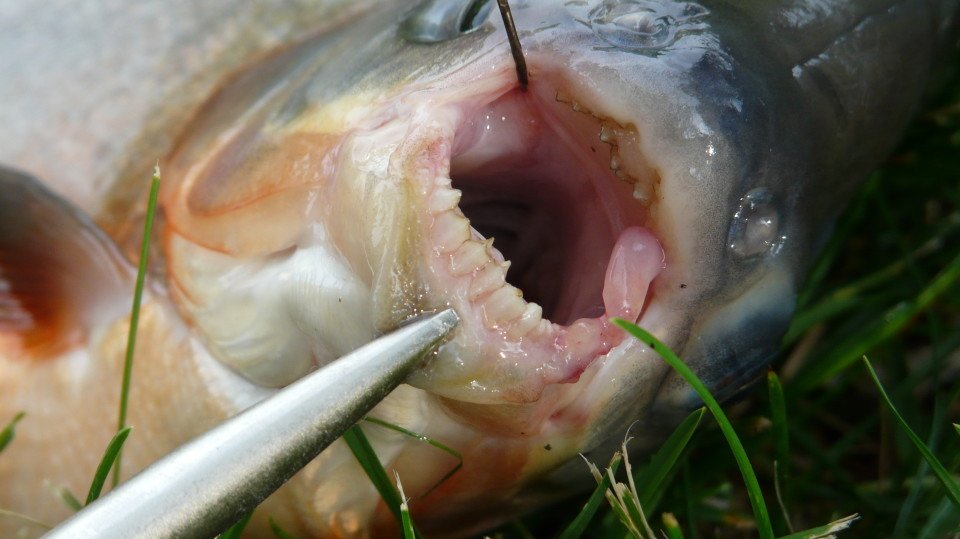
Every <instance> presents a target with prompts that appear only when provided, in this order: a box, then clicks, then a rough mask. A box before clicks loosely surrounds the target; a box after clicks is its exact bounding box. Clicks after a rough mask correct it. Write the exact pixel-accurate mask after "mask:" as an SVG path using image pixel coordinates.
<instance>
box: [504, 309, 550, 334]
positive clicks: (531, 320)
mask: <svg viewBox="0 0 960 539" xmlns="http://www.w3.org/2000/svg"><path fill="white" fill-rule="evenodd" d="M542 320H543V307H540V306H539V305H537V304H536V303H528V304H527V306H526V307H525V308H524V309H523V314H521V315H520V318H519V319H518V320H517V321H516V322H514V323H513V325H512V326H510V329H509V330H508V331H507V337H509V338H511V339H519V338H520V337H523V336H525V335H527V334H528V333H530V332H531V331H533V330H534V328H536V327H538V326H539V325H540V322H541V321H542Z"/></svg>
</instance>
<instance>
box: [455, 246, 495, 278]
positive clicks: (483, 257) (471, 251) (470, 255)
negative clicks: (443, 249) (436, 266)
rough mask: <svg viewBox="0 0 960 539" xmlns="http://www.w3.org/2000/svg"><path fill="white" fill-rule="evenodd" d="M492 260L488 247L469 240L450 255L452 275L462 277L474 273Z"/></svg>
mask: <svg viewBox="0 0 960 539" xmlns="http://www.w3.org/2000/svg"><path fill="white" fill-rule="evenodd" d="M489 260H490V255H488V254H487V249H486V245H485V244H484V243H482V242H479V241H473V240H468V241H466V242H464V244H463V245H461V246H460V247H459V248H458V249H457V250H456V251H454V252H453V254H452V255H450V273H451V274H452V275H453V276H454V277H461V276H463V275H467V274H468V273H472V272H474V271H475V270H476V269H477V268H479V267H481V266H483V264H484V263H485V262H487V261H489Z"/></svg>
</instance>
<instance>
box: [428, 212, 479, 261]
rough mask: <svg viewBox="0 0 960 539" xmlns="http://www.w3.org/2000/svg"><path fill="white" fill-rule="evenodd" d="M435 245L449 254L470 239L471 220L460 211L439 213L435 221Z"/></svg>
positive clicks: (441, 251) (442, 251)
mask: <svg viewBox="0 0 960 539" xmlns="http://www.w3.org/2000/svg"><path fill="white" fill-rule="evenodd" d="M432 228H433V231H434V234H435V236H434V245H436V246H437V250H438V251H439V252H440V253H443V254H447V253H450V252H452V251H453V250H455V249H457V248H458V247H460V246H461V245H463V242H465V241H467V240H468V239H470V221H467V219H466V218H465V217H464V216H463V215H462V214H460V212H458V211H447V212H444V213H441V214H440V215H437V216H436V217H435V218H434V221H433V227H432Z"/></svg>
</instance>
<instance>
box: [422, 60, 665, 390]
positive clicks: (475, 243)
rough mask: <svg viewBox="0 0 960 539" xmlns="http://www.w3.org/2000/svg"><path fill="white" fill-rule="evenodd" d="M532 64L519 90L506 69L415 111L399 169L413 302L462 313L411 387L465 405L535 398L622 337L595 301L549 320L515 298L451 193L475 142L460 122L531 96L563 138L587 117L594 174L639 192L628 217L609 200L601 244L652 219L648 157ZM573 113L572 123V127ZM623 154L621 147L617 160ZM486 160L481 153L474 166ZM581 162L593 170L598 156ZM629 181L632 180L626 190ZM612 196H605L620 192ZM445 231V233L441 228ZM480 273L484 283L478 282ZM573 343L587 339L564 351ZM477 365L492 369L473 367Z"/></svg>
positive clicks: (561, 81)
mask: <svg viewBox="0 0 960 539" xmlns="http://www.w3.org/2000/svg"><path fill="white" fill-rule="evenodd" d="M532 71H533V74H535V75H537V76H538V77H537V78H536V79H535V82H533V83H532V84H531V87H530V89H529V90H526V91H524V90H522V89H520V88H518V86H517V84H516V82H515V80H514V79H513V73H512V71H511V70H508V69H506V66H505V67H504V68H503V69H501V70H500V71H497V72H494V73H492V74H489V75H487V76H486V77H483V78H481V79H480V80H474V81H471V82H473V83H475V84H476V86H477V90H476V91H475V92H474V93H472V94H471V95H469V96H466V97H462V96H461V98H460V99H458V100H452V101H451V102H449V103H445V104H444V105H445V106H443V107H437V108H438V109H439V110H435V111H433V112H432V113H428V114H425V117H426V118H428V119H429V121H427V122H424V126H422V127H423V129H422V130H421V133H422V135H421V137H420V141H419V142H417V145H419V147H420V148H421V149H422V151H420V152H419V153H414V157H413V158H412V159H410V161H409V162H408V163H407V164H406V166H405V167H404V168H405V170H406V171H407V172H408V173H409V177H410V179H411V183H412V187H413V188H412V191H413V192H415V193H416V197H415V204H417V206H418V211H417V213H418V215H419V216H420V217H419V221H418V230H419V236H420V240H419V241H420V253H419V254H420V256H421V257H422V258H421V263H420V265H419V270H420V271H419V275H418V276H417V280H418V281H419V283H420V288H421V289H422V290H423V299H424V303H423V304H422V305H421V308H422V309H424V310H432V309H440V308H445V307H453V308H454V309H456V310H457V312H458V314H460V316H461V319H462V323H461V327H460V328H459V329H458V331H457V335H456V337H455V338H454V339H452V340H451V341H450V342H448V343H447V344H445V345H444V346H443V347H441V349H440V351H439V353H438V357H437V359H435V360H434V361H433V362H432V363H431V365H430V368H428V369H422V370H420V371H418V372H417V373H415V374H414V376H413V377H412V379H411V383H412V384H413V385H415V386H417V387H421V388H423V389H426V390H428V391H429V392H431V393H434V394H436V395H439V396H441V397H446V398H450V399H454V400H458V401H467V402H473V403H503V402H512V403H526V402H534V401H537V400H538V399H540V397H541V395H542V392H543V390H544V388H545V387H546V386H548V385H551V384H557V383H571V382H576V381H577V380H578V378H579V377H580V375H581V373H583V372H584V370H585V369H586V368H587V367H589V366H590V365H591V364H593V363H594V362H595V361H596V360H597V359H599V358H602V357H605V356H606V355H607V354H608V353H609V352H610V351H611V350H613V349H614V348H615V347H618V346H620V345H621V344H622V343H623V341H624V334H623V333H622V331H621V330H619V329H618V328H616V327H614V326H613V325H612V324H611V323H610V322H609V320H608V318H609V316H610V315H608V314H606V313H604V311H603V305H602V303H601V304H600V309H601V310H600V315H599V316H595V315H594V316H573V317H571V319H569V320H562V321H559V322H554V321H551V320H550V319H549V318H548V317H547V316H545V315H544V313H543V309H542V307H541V306H539V305H538V304H537V303H536V302H534V301H525V300H524V299H523V298H522V292H521V291H520V290H519V289H518V288H517V287H514V286H512V285H511V284H510V281H511V279H508V278H506V269H507V266H508V264H509V261H508V260H507V257H505V256H504V255H503V253H502V252H501V251H500V250H498V249H497V242H496V240H494V241H493V242H492V243H491V242H490V241H488V240H487V239H486V238H484V235H483V234H481V233H480V232H479V231H477V230H476V229H475V228H473V227H472V226H471V222H470V221H469V220H468V219H467V218H466V217H465V216H464V212H463V211H462V208H461V202H462V201H461V200H460V197H459V196H458V195H457V193H456V192H454V191H455V190H454V189H453V188H454V187H455V186H456V185H457V183H458V181H457V176H458V172H457V169H458V168H463V167H461V166H459V165H458V162H459V161H461V160H462V158H463V157H464V156H465V155H468V154H469V153H470V151H471V150H473V149H475V148H476V141H475V140H474V141H471V140H466V141H465V139H468V138H469V137H465V136H464V131H465V130H466V127H465V126H467V124H469V123H470V121H471V119H472V118H475V117H476V114H477V113H478V111H480V110H481V109H482V108H483V107H484V106H489V105H491V104H493V105H496V104H498V103H502V102H504V101H507V102H508V103H509V102H510V100H527V101H530V100H532V101H534V102H536V103H539V105H540V106H542V107H543V108H544V111H541V112H542V113H543V115H544V116H545V117H547V119H548V120H549V121H546V122H545V123H546V124H549V125H547V126H546V129H548V130H552V131H560V132H561V134H563V135H571V133H570V131H571V130H576V129H581V128H582V124H584V123H585V124H587V125H590V126H591V128H592V129H594V132H593V133H590V135H591V136H593V137H595V138H594V139H593V142H594V144H590V146H591V147H592V149H593V152H591V153H601V154H602V155H604V158H603V159H606V160H607V163H608V164H609V166H608V167H606V170H602V171H601V172H603V176H604V178H603V180H604V181H606V182H608V183H610V184H611V185H617V186H619V190H620V191H621V192H623V191H626V192H628V193H629V192H631V191H632V192H633V193H640V192H641V191H642V192H643V193H644V195H645V199H644V200H629V201H627V203H629V204H627V205H629V206H630V208H629V209H630V210H634V213H632V214H629V215H628V214H627V212H625V211H624V208H619V209H618V211H617V212H612V213H616V215H607V217H608V220H609V221H610V222H608V223H606V225H607V226H608V227H609V228H610V229H611V230H612V232H611V236H610V237H609V238H607V240H606V241H607V242H608V243H609V244H611V245H612V243H613V242H614V240H615V239H616V235H617V234H619V233H620V232H621V231H622V230H624V229H625V228H627V226H630V225H634V226H646V225H651V223H650V216H651V214H652V213H653V209H654V207H655V205H656V202H657V194H656V192H657V190H658V189H659V182H660V177H659V174H658V173H657V172H656V170H657V167H656V165H655V164H654V163H653V162H652V160H649V159H647V157H646V156H644V155H642V153H641V152H640V148H639V143H638V142H637V140H636V139H637V138H639V136H638V135H637V128H636V127H635V126H634V125H633V124H632V123H629V122H619V121H616V120H614V119H612V118H611V117H609V116H606V115H604V113H603V111H602V108H600V107H599V106H595V105H594V104H593V103H592V101H591V100H590V99H589V98H588V97H581V89H580V88H579V86H580V85H579V84H578V83H577V81H576V80H574V79H572V78H571V77H570V76H569V75H568V74H566V73H564V72H563V70H560V69H556V70H538V69H537V67H536V66H534V67H533V70H532ZM450 86H453V85H452V84H451V85H450ZM438 101H441V100H439V99H434V100H432V101H431V104H432V105H434V106H435V107H436V105H437V103H438ZM571 117H572V118H574V120H573V124H576V125H571V120H570V118H571ZM617 129H619V130H620V132H621V134H622V133H627V134H630V135H631V136H632V137H633V139H631V140H629V141H625V142H624V141H621V142H620V143H618V141H617V139H616V138H615V134H614V132H615V130H617ZM554 135H555V133H554ZM572 135H573V136H574V141H575V142H582V140H577V138H576V137H581V138H583V133H577V132H574V133H572ZM414 138H417V137H414ZM567 142H569V141H567ZM598 149H599V150H600V152H598V151H597V150H598ZM581 150H583V151H588V150H587V149H586V148H581ZM626 153H629V154H630V155H629V156H628V157H627V158H626V159H624V158H622V157H621V154H626ZM490 160H491V159H486V161H484V159H480V160H479V161H480V163H481V165H482V164H483V163H484V162H490ZM494 160H495V158H494ZM615 161H616V162H615ZM591 166H594V167H595V168H596V169H597V170H600V169H602V168H603V167H596V163H593V164H592V165H591ZM476 167H477V165H476V163H474V165H473V168H474V169H475V168H476ZM467 168H470V167H467ZM637 178H641V179H640V180H638V179H637ZM628 182H631V183H632V185H629V188H624V185H626V184H627V183H628ZM621 195H622V193H620V194H619V195H618V194H614V195H611V196H620V198H621V199H622V198H623V197H622V196H621ZM620 203H623V200H620V201H619V202H618V204H620ZM651 226H652V225H651ZM452 228H455V229H456V230H455V233H451V229H452ZM607 247H608V248H609V247H610V245H608V246H607ZM609 256H610V252H609V249H608V250H607V251H606V252H604V254H603V255H602V260H601V266H602V268H601V270H600V274H599V279H600V280H601V285H602V280H603V268H606V261H607V258H609ZM484 280H486V281H487V282H488V284H482V282H483V281H484ZM478 282H481V284H479V285H478V284H477V283H478ZM490 282H492V283H493V284H489V283H490ZM654 289H655V287H654V286H650V288H649V291H648V292H647V293H646V300H645V301H644V306H646V305H649V304H650V301H651V300H652V299H654V296H655V293H654ZM597 299H599V298H597ZM594 314H596V313H594ZM646 314H647V309H646V308H644V310H642V311H640V312H638V313H635V314H634V315H633V316H632V317H631V318H632V319H633V320H634V321H636V320H637V319H638V318H640V319H642V317H644V316H645V315H646ZM498 316H499V318H498ZM576 343H580V344H582V343H587V344H586V345H585V346H581V347H580V349H578V350H577V351H576V352H571V350H572V349H573V348H574V347H576V346H577V344H576ZM491 358H494V359H493V360H492V361H491ZM484 363H486V366H485V367H484V366H482V365H483V364H484ZM482 370H489V371H492V372H489V373H482V372H479V371H482Z"/></svg>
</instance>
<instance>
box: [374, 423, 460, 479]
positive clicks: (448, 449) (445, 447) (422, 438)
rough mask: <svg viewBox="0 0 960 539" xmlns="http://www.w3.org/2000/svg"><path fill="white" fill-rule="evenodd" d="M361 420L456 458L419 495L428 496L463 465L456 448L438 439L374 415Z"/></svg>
mask: <svg viewBox="0 0 960 539" xmlns="http://www.w3.org/2000/svg"><path fill="white" fill-rule="evenodd" d="M363 420H364V421H366V422H368V423H373V424H374V425H378V426H381V427H384V428H387V429H390V430H392V431H395V432H399V433H401V434H403V435H405V436H409V437H411V438H413V439H414V440H417V441H420V442H423V443H425V444H427V445H430V446H433V447H435V448H437V449H439V450H440V451H443V452H444V453H446V454H448V455H450V456H451V457H453V458H455V459H457V463H456V464H455V465H454V466H453V467H452V468H450V471H448V472H447V473H445V474H443V477H441V478H440V479H439V480H438V481H437V482H436V483H434V484H433V486H431V487H430V488H428V489H427V490H426V492H424V493H423V494H421V495H420V497H426V496H428V495H429V494H430V493H431V492H433V491H434V490H435V489H436V488H437V487H439V486H440V485H442V484H444V483H445V482H446V481H447V479H450V478H451V477H453V474H455V473H457V472H458V471H460V468H462V467H463V455H461V454H460V452H459V451H457V450H456V449H453V448H452V447H450V446H448V445H446V444H443V443H441V442H439V441H437V440H434V439H432V438H430V437H428V436H424V435H423V434H420V433H419V432H413V431H412V430H409V429H405V428H403V427H401V426H400V425H394V424H393V423H389V422H387V421H384V420H382V419H378V418H376V417H364V418H363Z"/></svg>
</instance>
